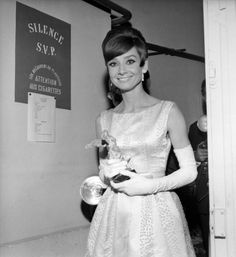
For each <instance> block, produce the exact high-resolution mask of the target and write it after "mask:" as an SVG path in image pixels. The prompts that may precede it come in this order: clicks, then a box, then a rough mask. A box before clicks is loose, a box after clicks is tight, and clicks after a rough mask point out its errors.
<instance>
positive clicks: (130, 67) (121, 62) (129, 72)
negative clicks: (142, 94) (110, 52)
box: [107, 47, 147, 92]
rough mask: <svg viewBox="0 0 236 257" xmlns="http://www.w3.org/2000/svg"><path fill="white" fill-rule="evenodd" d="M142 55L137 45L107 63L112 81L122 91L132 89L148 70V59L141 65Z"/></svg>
mask: <svg viewBox="0 0 236 257" xmlns="http://www.w3.org/2000/svg"><path fill="white" fill-rule="evenodd" d="M140 62H141V59H140V56H139V54H138V52H137V49H136V48H135V47H133V48H131V49H130V50H129V51H128V52H126V53H124V54H122V55H120V56H117V57H115V58H114V59H112V60H110V61H109V62H108V63H107V68H108V72H109V75H110V79H111V82H112V83H113V84H114V85H115V86H116V87H118V88H119V89H120V90H121V91H123V92H126V91H130V90H132V89H133V88H135V87H136V86H137V85H139V84H140V83H141V82H142V73H145V72H146V71H147V61H146V62H145V64H144V66H143V67H140Z"/></svg>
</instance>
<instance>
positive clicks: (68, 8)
mask: <svg viewBox="0 0 236 257" xmlns="http://www.w3.org/2000/svg"><path fill="white" fill-rule="evenodd" d="M21 3H24V4H26V5H28V6H31V7H33V8H36V9H38V10H40V11H42V12H45V13H47V14H49V15H52V16H54V17H57V18H59V19H61V20H64V21H65V22H68V23H70V24H71V35H72V36H71V42H72V43H71V53H72V54H71V81H72V82H71V88H72V90H71V91H72V100H71V101H72V110H70V111H69V110H63V109H57V110H56V143H32V142H28V141H27V104H22V103H16V102H14V87H15V81H14V77H15V74H14V72H15V71H14V67H15V51H14V49H15V7H16V1H13V0H11V1H9V0H6V1H0V31H1V36H0V46H1V48H0V51H1V58H0V67H1V69H0V84H1V87H0V90H1V92H0V93H1V95H0V123H1V134H0V135H1V136H0V165H1V166H0V242H1V243H5V242H9V241H15V240H18V239H22V238H27V237H32V236H35V235H40V234H45V233H50V232H53V231H57V230H61V229H65V228H70V227H76V226H83V225H86V224H88V221H87V220H86V219H85V218H84V216H83V214H82V212H81V210H80V195H79V186H80V184H81V183H82V181H83V180H84V178H85V177H87V176H89V175H90V174H94V173H96V172H97V167H96V159H95V152H94V151H92V150H90V151H87V150H85V149H84V146H85V145H86V143H88V142H90V141H91V140H92V139H93V138H95V130H94V124H95V123H94V120H95V118H96V116H97V115H98V113H99V112H100V111H101V110H102V109H104V108H105V107H106V102H105V98H104V97H103V91H102V90H101V89H102V88H103V86H102V78H103V74H104V68H105V67H104V62H103V59H102V53H101V50H100V43H101V40H102V38H103V37H104V35H105V33H106V31H107V30H108V29H109V27H110V24H109V16H107V15H104V13H103V12H102V11H100V10H98V9H96V8H92V7H91V6H89V5H88V4H86V3H85V2H83V1H58V0H50V1H47V0H40V1H39V0H33V1H32V0H31V1H26V0H24V1H21Z"/></svg>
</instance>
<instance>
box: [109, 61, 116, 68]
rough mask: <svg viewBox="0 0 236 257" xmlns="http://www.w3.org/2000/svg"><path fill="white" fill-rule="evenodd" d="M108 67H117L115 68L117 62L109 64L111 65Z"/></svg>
mask: <svg viewBox="0 0 236 257" xmlns="http://www.w3.org/2000/svg"><path fill="white" fill-rule="evenodd" d="M108 66H110V67H115V66H116V62H109V63H108Z"/></svg>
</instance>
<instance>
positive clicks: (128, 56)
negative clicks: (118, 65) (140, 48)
mask: <svg viewBox="0 0 236 257" xmlns="http://www.w3.org/2000/svg"><path fill="white" fill-rule="evenodd" d="M130 57H135V58H137V56H136V55H134V54H131V55H127V56H125V58H126V59H127V58H130Z"/></svg>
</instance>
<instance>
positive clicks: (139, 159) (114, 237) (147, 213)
mask: <svg viewBox="0 0 236 257" xmlns="http://www.w3.org/2000/svg"><path fill="white" fill-rule="evenodd" d="M172 105H173V103H172V102H170V101H161V102H160V103H158V104H156V105H154V106H151V107H149V108H147V109H145V110H143V111H141V112H137V113H125V114H119V113H115V112H114V111H113V110H112V109H111V110H108V111H104V112H103V113H102V114H101V126H102V129H107V130H108V131H109V133H110V134H111V135H112V136H114V137H115V138H116V140H117V144H118V146H119V147H120V149H121V151H122V152H123V153H124V154H125V156H128V157H130V158H131V162H132V165H133V167H134V168H135V170H136V172H137V173H145V174H149V175H152V176H154V177H162V176H165V169H166V162H167V158H168V154H169V151H170V146H171V143H170V139H169V137H168V133H167V119H168V115H169V112H170V109H171V107H172ZM194 256H195V253H194V250H193V246H192V243H191V239H190V235H189V230H188V226H187V223H186V219H185V216H184V213H183V209H182V206H181V203H180V200H179V198H178V196H177V195H176V194H175V193H174V192H159V193H157V194H152V195H147V196H133V197H130V196H127V195H125V194H123V193H115V192H113V191H112V190H111V189H110V188H108V189H107V190H106V192H105V193H104V195H103V197H102V199H101V201H100V202H99V204H98V206H97V209H96V212H95V214H94V217H93V220H92V223H91V227H90V232H89V236H88V244H87V253H86V257H194Z"/></svg>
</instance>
